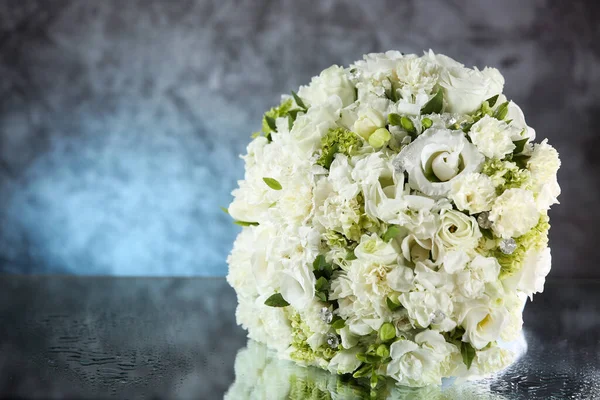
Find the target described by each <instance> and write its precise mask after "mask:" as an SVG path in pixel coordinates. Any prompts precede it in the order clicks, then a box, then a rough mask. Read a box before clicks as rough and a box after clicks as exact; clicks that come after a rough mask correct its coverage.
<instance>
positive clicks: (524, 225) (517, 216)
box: [489, 189, 540, 238]
mask: <svg viewBox="0 0 600 400" xmlns="http://www.w3.org/2000/svg"><path fill="white" fill-rule="evenodd" d="M539 219H540V214H539V213H538V210H537V207H536V203H535V199H534V198H533V193H532V192H531V191H529V190H525V189H508V190H507V191H505V192H504V193H502V194H501V195H500V196H498V197H497V198H496V200H495V201H494V205H493V206H492V211H491V212H490V215H489V220H490V221H492V223H493V224H492V229H493V230H494V233H495V234H496V235H498V236H500V237H502V238H510V237H518V236H521V235H524V234H525V233H527V231H528V230H530V229H531V228H533V227H534V226H535V225H536V224H537V223H538V221H539Z"/></svg>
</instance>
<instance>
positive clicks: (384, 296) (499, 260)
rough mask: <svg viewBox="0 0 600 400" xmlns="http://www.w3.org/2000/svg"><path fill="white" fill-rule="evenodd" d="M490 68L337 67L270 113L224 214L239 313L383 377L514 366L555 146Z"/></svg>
mask: <svg viewBox="0 0 600 400" xmlns="http://www.w3.org/2000/svg"><path fill="white" fill-rule="evenodd" d="M503 85H504V78H503V77H502V75H501V74H500V73H499V72H498V71H497V70H496V69H493V68H485V69H483V70H481V71H480V70H478V69H469V68H465V67H464V66H463V65H462V64H459V63H457V62H456V61H454V60H452V59H450V58H448V57H446V56H442V55H436V54H433V53H432V52H431V51H430V52H429V53H426V54H425V55H424V56H422V57H417V56H414V55H402V54H400V53H398V52H388V53H385V54H369V55H367V56H365V58H364V60H363V61H358V62H356V63H355V64H354V65H352V66H351V67H350V68H348V69H344V68H341V67H337V66H333V67H330V68H328V69H326V70H325V71H323V72H322V73H321V74H320V75H319V76H318V77H315V78H313V80H312V81H311V83H310V85H308V86H303V87H301V88H300V90H299V91H298V94H296V93H292V94H293V96H292V97H289V96H284V98H283V101H282V103H281V104H280V105H279V106H278V107H275V108H273V109H271V110H269V111H268V112H267V113H266V114H265V116H264V118H263V126H262V131H261V132H258V133H257V134H256V136H255V139H254V140H253V141H252V142H251V143H250V145H249V146H248V154H247V155H246V156H245V157H244V159H245V162H246V174H245V180H243V181H241V182H240V187H239V188H238V189H236V190H235V191H234V192H233V194H234V197H235V199H234V201H233V203H232V204H231V206H230V207H229V210H228V211H229V213H230V214H231V216H232V217H233V218H235V219H236V222H237V223H238V224H240V225H242V226H244V228H243V230H242V232H241V233H240V235H239V236H238V238H237V240H236V242H235V244H234V248H233V251H232V254H231V256H230V257H229V265H230V270H229V275H228V281H229V282H230V284H231V285H232V286H233V287H234V289H235V290H236V292H237V295H238V300H239V305H238V309H237V319H238V323H240V324H241V325H243V326H244V328H246V329H247V330H248V335H249V337H250V338H252V339H255V340H257V341H260V342H263V343H266V344H267V346H269V347H270V348H272V349H274V350H276V351H277V354H279V356H280V357H282V358H288V359H291V360H294V361H296V362H298V363H301V364H304V365H313V366H318V367H321V368H326V369H328V370H330V371H332V372H336V373H353V374H354V376H356V377H362V376H365V377H369V378H370V379H372V381H373V382H377V380H378V379H381V377H385V376H390V377H392V378H394V379H395V380H396V381H398V382H399V383H400V384H403V385H408V386H423V385H427V384H439V383H440V381H441V378H442V377H448V376H473V375H486V374H489V373H491V372H494V371H497V370H499V369H501V368H503V367H504V366H506V365H507V364H508V363H510V361H511V354H510V352H508V351H506V350H503V349H502V348H501V347H499V346H498V344H497V343H498V341H500V340H504V341H511V340H513V339H514V338H515V337H516V335H518V333H519V332H520V330H521V325H522V308H523V305H524V302H525V299H526V297H527V296H528V295H529V296H531V295H532V294H533V293H535V292H540V291H542V289H543V284H544V279H545V276H546V275H547V273H548V272H549V269H550V250H549V248H548V247H547V232H548V228H549V224H548V216H547V211H548V209H549V207H550V206H551V205H552V204H554V203H556V202H557V201H556V197H557V196H558V194H559V193H560V188H559V186H558V183H557V180H556V173H557V171H558V168H559V166H560V161H559V159H558V153H557V152H556V150H555V149H554V148H553V147H552V146H550V145H549V144H548V143H547V142H546V141H543V142H542V143H539V144H535V145H534V144H533V143H532V141H533V140H534V138H535V131H534V130H533V129H532V128H530V127H528V126H527V124H526V123H525V119H524V117H523V113H522V112H521V110H520V108H519V107H518V106H517V105H516V104H515V103H513V102H511V101H507V99H506V97H505V96H504V95H503V94H502V88H503Z"/></svg>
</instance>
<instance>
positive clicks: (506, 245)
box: [500, 238, 517, 254]
mask: <svg viewBox="0 0 600 400" xmlns="http://www.w3.org/2000/svg"><path fill="white" fill-rule="evenodd" d="M516 249H517V242H516V241H515V239H513V238H510V239H502V241H501V242H500V251H501V252H503V253H504V254H512V253H514V252H515V250H516Z"/></svg>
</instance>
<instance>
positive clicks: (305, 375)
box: [225, 340, 503, 400]
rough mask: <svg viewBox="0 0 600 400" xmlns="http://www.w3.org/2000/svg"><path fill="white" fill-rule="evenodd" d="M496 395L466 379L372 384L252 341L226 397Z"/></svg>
mask: <svg viewBox="0 0 600 400" xmlns="http://www.w3.org/2000/svg"><path fill="white" fill-rule="evenodd" d="M367 398H372V399H387V400H395V399H397V400H400V399H411V400H419V399H423V400H425V399H427V400H442V399H454V398H463V399H481V398H486V399H495V398H503V397H502V396H494V395H493V394H491V393H490V390H489V387H488V386H486V385H481V384H478V385H475V384H471V383H468V382H463V383H462V384H460V385H448V386H446V387H440V386H427V387H424V388H409V387H400V386H396V385H394V381H393V380H392V379H391V378H386V379H381V380H379V381H378V382H377V384H376V385H374V387H371V384H370V382H369V379H367V378H358V379H355V378H352V377H351V376H350V375H332V374H329V373H327V372H326V371H323V370H320V369H317V368H312V367H308V368H305V367H301V366H298V365H296V364H295V363H292V362H290V361H286V360H280V359H278V358H277V357H276V354H275V353H274V351H273V350H269V349H267V347H266V346H265V345H263V344H260V343H258V342H254V341H252V340H250V341H248V347H246V348H244V349H242V350H240V351H239V352H238V355H237V357H236V359H235V382H233V384H232V385H231V386H230V387H229V390H228V391H227V393H226V394H225V400H239V399H248V400H288V399H289V400H312V399H315V400H316V399H319V400H321V399H339V400H353V399H356V400H358V399H367Z"/></svg>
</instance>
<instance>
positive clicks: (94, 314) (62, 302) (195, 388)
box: [0, 276, 600, 400]
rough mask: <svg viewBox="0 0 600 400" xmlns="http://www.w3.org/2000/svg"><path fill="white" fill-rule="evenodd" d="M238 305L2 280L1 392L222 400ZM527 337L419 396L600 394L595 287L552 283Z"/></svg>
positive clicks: (195, 285) (129, 284)
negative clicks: (492, 372)
mask: <svg viewBox="0 0 600 400" xmlns="http://www.w3.org/2000/svg"><path fill="white" fill-rule="evenodd" d="M235 305H236V299H235V294H234V292H233V290H232V289H231V288H229V286H228V285H227V283H226V282H225V280H224V279H206V278H197V279H168V278H135V279H129V278H92V277H90V278H76V277H40V276H37V277H20V276H10V277H9V276H4V277H2V278H0V396H1V397H9V396H10V397H15V396H18V397H24V398H94V399H97V398H109V397H113V398H181V399H221V398H223V395H224V393H225V392H226V391H227V389H228V388H229V386H230V385H231V384H232V383H233V382H234V367H233V366H234V360H235V356H236V353H237V351H238V350H239V349H241V348H243V347H245V345H246V338H245V333H244V331H243V330H241V329H240V328H239V327H238V326H236V324H235V316H234V313H235ZM525 338H526V340H527V345H528V350H527V353H526V354H525V355H524V356H523V357H522V358H521V359H520V360H519V361H518V362H517V363H516V364H514V365H513V366H512V367H510V368H509V369H508V370H507V371H506V372H505V373H504V374H502V375H501V376H499V377H498V378H496V379H493V380H486V381H480V382H476V383H464V384H461V385H454V386H451V387H448V388H443V389H442V390H439V389H436V390H434V391H433V392H431V391H429V392H422V395H425V394H427V396H432V395H433V394H435V395H436V396H437V397H435V398H447V399H451V398H456V397H460V398H461V399H467V398H494V399H496V398H499V399H504V398H506V399H549V398H556V399H564V398H573V399H596V398H600V281H578V282H569V281H564V280H562V281H550V282H548V283H547V285H546V291H545V292H544V293H543V294H540V295H537V296H536V297H535V300H534V302H533V303H531V304H528V305H527V307H526V309H525ZM240 378H243V377H238V381H239V379H240ZM406 396H407V397H405V398H415V396H417V394H416V393H414V392H408V393H407V394H406ZM427 396H426V397H425V398H427ZM267 398H269V397H267ZM273 398H275V399H277V398H280V397H273ZM395 398H398V397H395ZM400 398H401V397H400ZM269 400H270V398H269Z"/></svg>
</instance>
